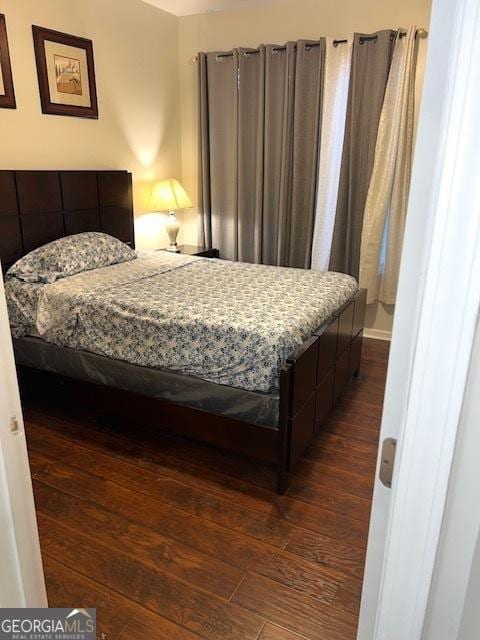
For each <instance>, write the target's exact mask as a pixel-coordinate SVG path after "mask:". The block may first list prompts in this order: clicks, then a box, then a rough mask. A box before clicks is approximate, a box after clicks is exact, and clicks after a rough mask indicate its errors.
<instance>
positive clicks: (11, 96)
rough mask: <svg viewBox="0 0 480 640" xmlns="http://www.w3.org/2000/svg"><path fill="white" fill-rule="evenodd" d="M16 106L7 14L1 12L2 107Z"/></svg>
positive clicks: (0, 79)
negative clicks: (6, 20)
mask: <svg viewBox="0 0 480 640" xmlns="http://www.w3.org/2000/svg"><path fill="white" fill-rule="evenodd" d="M16 106H17V105H16V102H15V91H14V89H13V77H12V65H11V63H10V52H9V50H8V38H7V25H6V22H5V16H4V15H3V13H0V108H3V109H15V108H16Z"/></svg>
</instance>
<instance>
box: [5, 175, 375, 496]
mask: <svg viewBox="0 0 480 640" xmlns="http://www.w3.org/2000/svg"><path fill="white" fill-rule="evenodd" d="M82 232H103V233H106V234H108V235H109V236H113V237H114V238H118V239H119V240H121V241H122V242H123V243H126V244H127V245H129V246H130V247H132V248H133V246H134V236H133V208H132V188H131V175H130V174H129V173H128V172H124V171H1V172H0V257H1V259H2V266H3V268H4V270H6V269H7V268H8V267H9V266H11V265H12V264H13V263H14V262H15V261H16V260H18V259H19V258H20V257H22V256H24V255H26V254H28V253H29V252H30V251H32V249H35V248H36V247H40V246H43V245H45V244H46V243H48V242H50V241H52V240H55V239H58V238H64V237H67V238H68V237H70V236H71V235H73V234H78V233H82ZM7 289H8V290H7V295H9V296H10V314H11V323H12V325H13V329H14V331H13V333H14V336H15V337H14V349H15V355H16V361H17V365H18V367H19V369H20V374H21V375H20V379H21V380H22V381H23V382H22V385H23V390H24V392H28V391H29V390H30V391H31V390H32V388H36V389H37V390H38V388H39V387H41V386H43V387H45V388H46V389H50V390H51V389H52V388H54V387H55V386H56V385H57V386H58V385H60V386H61V390H62V395H64V396H65V394H66V392H67V391H68V394H70V396H69V397H71V398H72V401H76V402H82V403H85V402H87V401H88V402H89V403H90V405H91V406H92V407H93V408H95V409H96V410H97V411H99V412H101V413H102V414H104V415H109V416H114V417H115V416H116V417H117V418H118V417H121V418H122V419H130V420H134V421H135V422H136V423H138V424H141V423H145V424H149V425H154V426H158V427H161V428H162V429H164V430H166V431H169V432H173V433H176V434H181V435H185V436H188V437H192V438H196V439H199V440H202V441H204V442H207V443H210V444H213V445H216V446H220V447H222V448H226V449H229V450H233V451H236V452H240V453H244V454H248V455H250V456H253V457H256V458H259V459H262V460H267V461H271V462H274V463H275V464H276V468H277V490H278V491H279V492H283V491H284V490H285V488H286V486H287V483H288V475H289V472H290V471H291V470H292V469H293V467H294V465H295V463H296V462H297V460H298V459H299V458H300V457H301V455H302V453H303V451H304V449H305V448H306V447H307V446H308V445H309V444H310V442H311V441H312V439H313V438H314V436H315V434H316V433H318V431H319V429H320V428H321V424H322V422H323V421H324V420H325V418H326V416H327V415H328V413H329V411H330V410H331V409H332V407H333V405H334V404H335V402H336V400H337V399H338V398H339V397H340V395H341V394H342V393H343V391H344V390H345V388H346V387H347V385H348V384H349V381H350V379H351V377H352V376H354V375H358V372H359V367H360V356H361V347H362V335H363V320H364V313H365V292H364V291H359V290H358V287H357V285H356V283H355V282H354V281H353V279H352V278H350V277H349V276H347V275H344V274H329V273H326V274H319V273H315V272H310V271H303V270H298V269H279V268H277V267H268V266H263V265H248V264H243V263H231V262H226V261H223V260H216V259H208V258H196V257H187V256H178V255H171V254H168V253H167V252H163V251H160V252H151V253H146V254H140V255H139V256H138V257H136V258H135V259H133V260H129V261H125V262H124V263H121V264H112V265H108V266H104V267H102V268H99V269H94V270H89V271H85V272H80V273H76V274H73V275H71V276H69V277H66V278H64V279H62V280H59V281H57V282H54V283H50V284H48V285H44V284H42V285H40V286H38V285H37V287H35V286H34V285H32V284H29V283H15V288H14V287H12V285H11V284H10V283H7ZM12 300H13V301H15V303H18V305H17V307H15V305H14V304H13V303H12ZM29 301H30V302H32V301H33V302H32V310H31V311H28V303H29ZM12 309H13V310H12ZM22 313H23V315H24V318H22ZM28 318H30V321H29V320H28ZM31 318H34V319H35V322H32V320H31ZM29 322H30V325H31V326H30V327H29V326H28V325H29ZM39 372H41V375H39ZM46 372H47V373H46Z"/></svg>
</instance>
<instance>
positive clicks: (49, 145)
mask: <svg viewBox="0 0 480 640" xmlns="http://www.w3.org/2000/svg"><path fill="white" fill-rule="evenodd" d="M0 12H1V13H4V14H5V15H6V20H7V30H8V38H9V45H10V55H11V61H12V70H13V76H14V83H15V92H16V98H17V109H16V110H8V109H0V149H1V154H0V168H4V169H6V168H8V169H12V168H13V169H49V168H55V169H59V168H62V169H65V168H72V169H91V168H96V169H128V170H130V171H132V172H133V173H134V201H135V211H136V216H137V220H136V233H137V241H138V244H140V245H141V246H146V245H147V244H148V241H149V238H148V237H147V234H148V232H150V231H151V223H152V219H149V218H146V219H145V218H144V219H139V216H140V214H141V213H142V212H143V211H146V210H148V193H149V188H148V187H149V186H150V184H149V181H150V180H152V179H161V178H166V177H169V176H172V177H176V176H180V174H181V149H180V116H179V110H178V102H179V81H178V19H177V18H176V17H175V16H173V15H171V14H169V13H166V12H164V11H161V10H159V9H157V8H155V7H153V6H151V5H148V4H146V3H144V2H142V1H141V0H101V2H100V1H99V0H80V1H79V0H0ZM32 24H35V25H39V26H42V27H47V28H51V29H55V30H57V31H63V32H66V33H70V34H74V35H78V36H83V37H87V38H90V39H91V40H93V46H94V57H95V72H96V80H97V94H98V102H99V116H100V117H99V119H98V120H88V119H83V118H71V117H64V116H53V115H43V114H42V113H41V108H40V98H39V94H38V83H37V74H36V68H35V57H34V52H33V42H32ZM161 221H162V218H161V217H160V216H153V223H154V225H155V224H156V225H157V226H158V223H159V222H161ZM146 223H147V224H146ZM148 223H150V226H148ZM145 227H147V228H146V229H145ZM145 232H146V233H145ZM159 233H160V234H161V235H159V236H157V237H156V238H155V242H156V245H157V246H164V245H166V244H167V241H168V239H167V236H166V234H165V232H164V230H163V229H162V230H161V232H159Z"/></svg>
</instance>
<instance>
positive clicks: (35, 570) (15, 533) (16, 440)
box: [0, 279, 47, 608]
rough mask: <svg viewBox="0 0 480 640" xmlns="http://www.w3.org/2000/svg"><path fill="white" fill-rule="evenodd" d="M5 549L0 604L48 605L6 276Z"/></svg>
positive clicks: (0, 438) (1, 427)
mask: <svg viewBox="0 0 480 640" xmlns="http://www.w3.org/2000/svg"><path fill="white" fill-rule="evenodd" d="M0 553H1V557H0V565H1V571H0V607H2V608H4V607H46V606H47V597H46V593H45V584H44V578H43V569H42V561H41V557H40V546H39V542H38V531H37V521H36V516H35V508H34V503H33V494H32V482H31V478H30V468H29V466H28V457H27V448H26V443H25V432H24V429H23V419H22V411H21V406H20V397H19V393H18V385H17V377H16V372H15V365H14V360H13V350H12V341H11V338H10V329H9V324H8V316H7V306H6V302H5V293H4V288H3V279H0Z"/></svg>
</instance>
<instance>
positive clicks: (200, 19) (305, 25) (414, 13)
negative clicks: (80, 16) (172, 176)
mask: <svg viewBox="0 0 480 640" xmlns="http://www.w3.org/2000/svg"><path fill="white" fill-rule="evenodd" d="M429 16H430V0H402V1H401V2H399V1H398V0H389V1H388V2H386V1H385V0H362V2H359V1H358V0H322V1H320V0H295V1H290V2H285V3H283V4H281V5H280V6H279V5H270V6H267V7H263V8H257V9H240V10H235V11H223V12H219V13H209V14H202V15H196V16H187V17H182V18H180V34H179V35H180V48H179V52H180V60H179V63H180V99H181V109H182V111H181V132H182V167H183V180H184V185H185V188H186V189H187V191H188V192H189V193H190V194H191V197H192V199H193V200H194V202H195V201H196V189H197V146H196V145H197V102H196V90H197V89H196V71H197V70H196V64H195V63H194V62H193V57H194V55H195V54H196V52H197V51H214V50H223V49H226V50H228V49H231V48H232V47H235V46H238V45H242V46H247V47H248V46H250V47H255V46H256V45H258V44H259V43H261V42H271V43H278V44H281V43H283V42H285V41H287V40H297V39H299V38H312V39H314V38H318V37H319V36H321V35H330V36H336V37H342V36H345V35H347V34H348V33H350V32H353V31H365V32H371V31H376V30H378V29H382V28H395V27H399V26H402V27H406V26H408V25H410V24H416V25H417V26H419V27H420V26H421V27H425V28H428V23H429ZM425 49H426V41H421V42H420V51H419V62H418V74H417V76H418V89H419V90H418V91H417V94H419V93H420V88H421V83H422V80H423V67H424V60H425ZM184 236H185V238H186V239H187V240H188V241H189V242H190V241H191V242H194V241H195V240H196V236H197V220H196V215H195V212H191V213H189V214H186V215H185V219H184ZM392 315H393V307H384V306H383V305H378V306H377V305H371V308H370V309H369V310H368V313H367V326H369V327H374V328H375V329H380V330H383V331H385V330H386V331H389V330H390V329H391V324H392Z"/></svg>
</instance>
